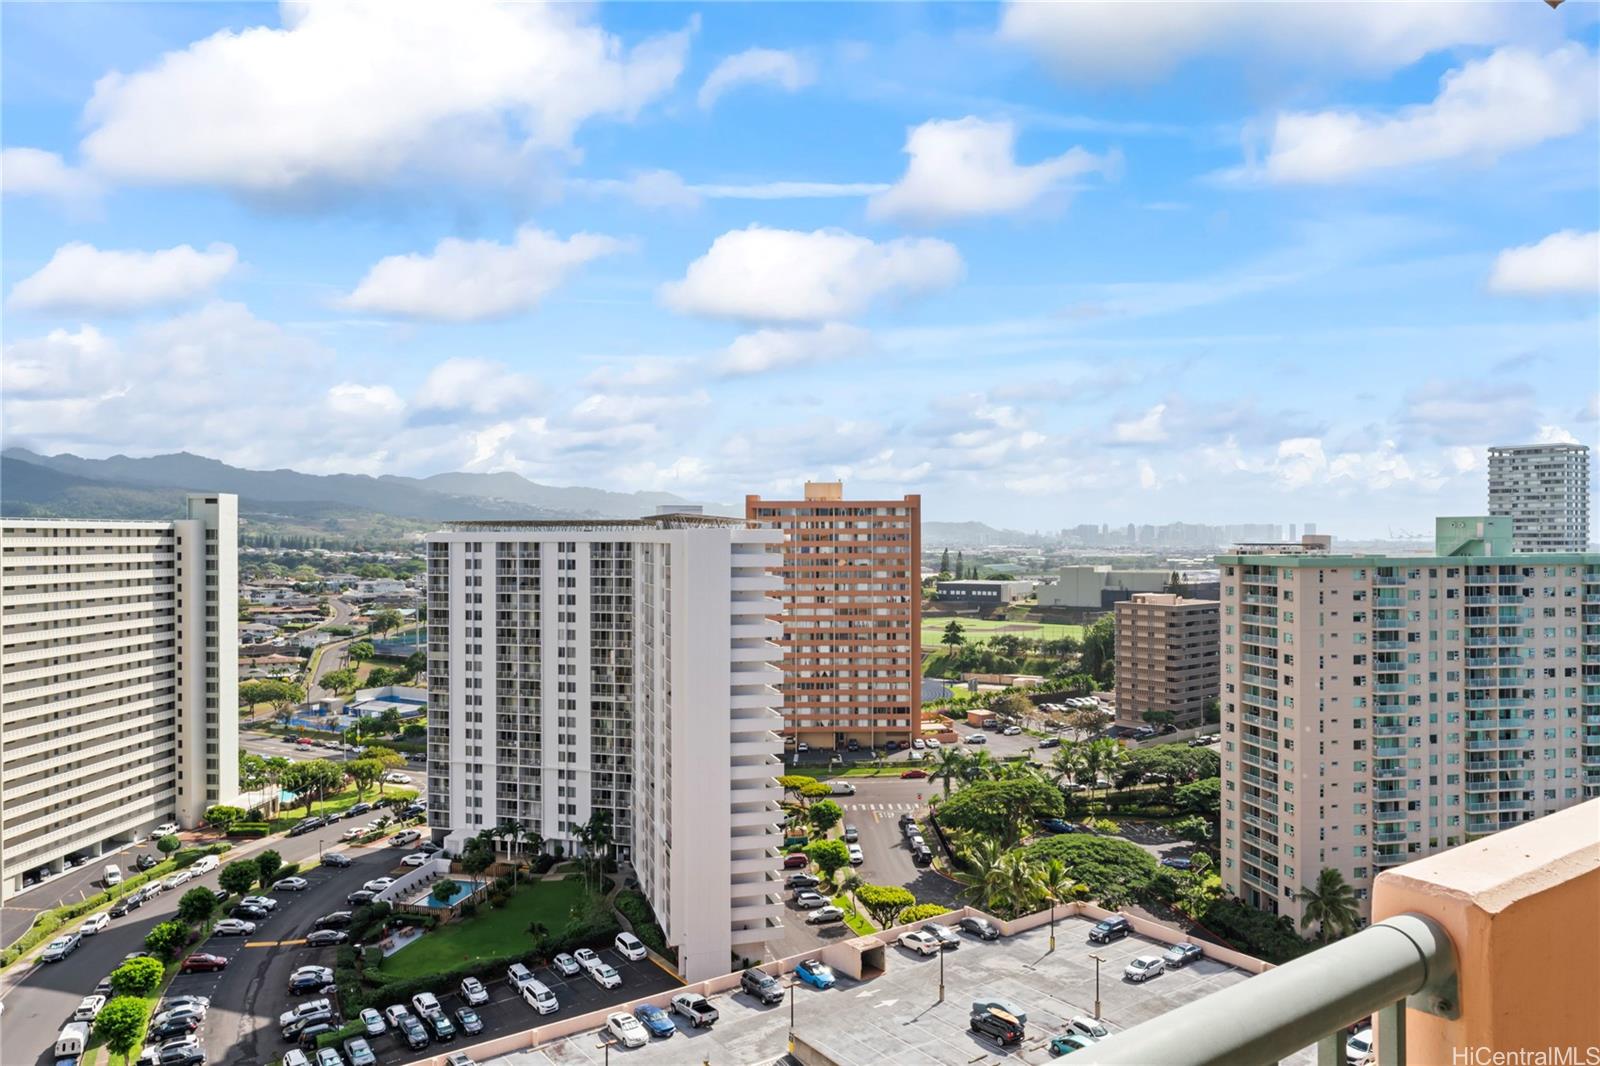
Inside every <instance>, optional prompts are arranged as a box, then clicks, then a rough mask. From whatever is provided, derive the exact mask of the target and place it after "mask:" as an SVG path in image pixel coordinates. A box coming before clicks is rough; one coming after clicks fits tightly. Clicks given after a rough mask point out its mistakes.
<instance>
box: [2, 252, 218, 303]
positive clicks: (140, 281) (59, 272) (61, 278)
mask: <svg viewBox="0 0 1600 1066" xmlns="http://www.w3.org/2000/svg"><path fill="white" fill-rule="evenodd" d="M238 259H239V257H238V253H237V252H235V251H234V249H233V246H232V245H228V244H213V245H211V246H210V247H209V248H207V249H206V250H205V251H203V252H201V251H197V250H196V249H194V248H192V247H190V246H189V245H187V244H180V245H178V246H177V247H176V248H167V249H164V250H162V251H159V252H138V251H127V252H122V251H102V250H100V249H99V248H96V247H94V246H93V245H91V244H83V243H80V242H76V241H74V242H73V243H71V244H64V245H62V246H61V247H60V248H57V249H56V253H55V255H53V256H51V257H50V262H48V263H46V264H45V265H44V266H43V267H42V268H41V269H40V270H39V272H38V273H36V274H33V275H31V276H29V277H26V278H23V279H22V280H21V281H19V282H17V284H16V285H15V286H14V287H13V288H12V289H11V297H10V300H9V305H10V307H11V308H12V309H14V310H19V311H98V312H103V313H108V314H116V313H122V312H128V311H138V310H141V309H143V308H147V307H162V306H170V305H172V304H178V303H183V302H184V301H186V300H192V299H194V298H195V297H197V296H201V295H204V294H205V293H206V292H208V291H210V289H211V288H212V287H213V286H215V285H216V284H217V283H218V282H219V281H221V280H222V279H223V278H224V277H226V276H227V275H228V273H229V272H230V271H231V270H233V268H234V266H235V265H236V264H237V263H238Z"/></svg>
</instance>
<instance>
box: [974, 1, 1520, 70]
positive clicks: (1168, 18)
mask: <svg viewBox="0 0 1600 1066" xmlns="http://www.w3.org/2000/svg"><path fill="white" fill-rule="evenodd" d="M1522 21H1524V20H1522V19H1520V18H1519V15H1518V12H1517V10H1516V9H1515V8H1514V7H1512V6H1511V5H1504V4H1481V3H1401V4H1359V5H1356V4H1342V3H1315V2H1305V3H1294V4H1270V5H1267V4H1259V3H1159V4H1141V5H1139V6H1138V7H1137V8H1130V7H1129V6H1128V4H1126V3H1125V2H1122V0H1113V2H1109V3H1070V4H1065V3H1063V4H1047V3H1034V2H1017V0H1014V2H1012V3H1008V4H1007V5H1006V8H1005V12H1004V14H1003V15H1002V16H1001V19H1000V27H999V33H1000V37H1001V38H1002V39H1003V40H1006V41H1009V42H1012V43H1014V44H1018V45H1021V46H1022V47H1024V48H1027V49H1028V50H1029V51H1031V52H1034V53H1035V54H1037V55H1038V56H1039V57H1040V58H1041V59H1043V60H1044V61H1046V62H1047V63H1049V64H1050V65H1051V66H1052V68H1053V69H1054V70H1055V71H1056V72H1058V73H1059V74H1060V75H1061V76H1062V77H1065V78H1070V79H1073V80H1077V81H1097V82H1114V83H1119V84H1124V83H1139V82H1146V81H1152V80H1154V79H1156V78H1159V77H1161V76H1163V75H1165V74H1168V73H1170V72H1171V71H1172V70H1174V69H1175V68H1176V67H1178V66H1179V65H1180V64H1182V63H1184V62H1186V61H1188V60H1190V59H1192V58H1194V57H1196V56H1200V55H1204V54H1207V53H1223V54H1228V55H1235V56H1239V57H1240V58H1242V59H1243V60H1245V61H1246V62H1248V63H1251V64H1253V65H1258V66H1263V65H1274V66H1289V67H1291V68H1292V69H1294V70H1297V71H1299V70H1304V69H1306V68H1331V69H1334V70H1337V71H1340V72H1343V71H1347V70H1353V71H1356V72H1359V73H1370V74H1383V73H1388V72H1389V71H1393V70H1398V69H1400V68H1401V67H1405V66H1409V65H1410V64H1412V63H1414V62H1416V61H1417V60H1418V59H1421V58H1422V57H1423V56H1425V55H1428V54H1429V53H1431V52H1435V51H1439V50H1441V49H1446V48H1451V47H1455V46H1457V45H1485V44H1496V43H1499V42H1501V41H1504V40H1507V39H1508V38H1510V37H1511V36H1513V35H1514V34H1517V33H1524V32H1528V31H1526V30H1524V29H1522V28H1521V27H1520V26H1519V25H1518V23H1519V22H1522Z"/></svg>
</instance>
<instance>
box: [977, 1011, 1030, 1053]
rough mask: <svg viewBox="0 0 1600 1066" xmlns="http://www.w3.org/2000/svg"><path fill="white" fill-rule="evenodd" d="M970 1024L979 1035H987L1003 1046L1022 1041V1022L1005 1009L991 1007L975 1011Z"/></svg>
mask: <svg viewBox="0 0 1600 1066" xmlns="http://www.w3.org/2000/svg"><path fill="white" fill-rule="evenodd" d="M967 1024H968V1026H969V1027H970V1028H971V1029H972V1031H973V1032H974V1033H977V1034H978V1035H979V1036H986V1037H988V1038H989V1039H990V1040H993V1041H994V1042H995V1043H996V1044H999V1045H1000V1046H1001V1047H1005V1046H1006V1045H1007V1044H1020V1043H1022V1032H1023V1028H1022V1023H1021V1022H1020V1021H1018V1020H1017V1019H1016V1018H1015V1017H1013V1016H1012V1015H1010V1014H1007V1013H1006V1012H1005V1011H1003V1010H997V1009H995V1008H993V1007H991V1008H990V1009H988V1010H985V1011H978V1012H976V1013H974V1014H973V1015H972V1017H971V1019H970V1020H969V1021H968V1023H967Z"/></svg>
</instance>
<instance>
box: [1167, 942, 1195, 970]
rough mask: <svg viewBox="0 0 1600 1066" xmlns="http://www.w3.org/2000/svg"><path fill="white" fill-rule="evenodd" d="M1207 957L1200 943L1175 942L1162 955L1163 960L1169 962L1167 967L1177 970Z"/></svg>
mask: <svg viewBox="0 0 1600 1066" xmlns="http://www.w3.org/2000/svg"><path fill="white" fill-rule="evenodd" d="M1205 957H1206V953H1205V951H1204V950H1203V949H1202V948H1201V947H1200V945H1199V944H1187V943H1186V944H1174V945H1172V946H1171V947H1170V948H1168V949H1167V950H1166V952H1165V954H1163V955H1162V956H1161V961H1162V962H1165V963H1166V964H1167V969H1169V970H1177V969H1181V968H1182V967H1184V966H1187V965H1189V964H1190V963H1191V962H1195V961H1196V960H1199V959H1203V958H1205Z"/></svg>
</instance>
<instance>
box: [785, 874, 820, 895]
mask: <svg viewBox="0 0 1600 1066" xmlns="http://www.w3.org/2000/svg"><path fill="white" fill-rule="evenodd" d="M820 884H822V878H820V877H818V876H816V875H815V874H790V875H789V877H788V879H787V880H785V881H784V882H783V887H784V888H787V889H789V890H790V891H796V890H799V889H806V888H816V887H817V886H818V885H820Z"/></svg>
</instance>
